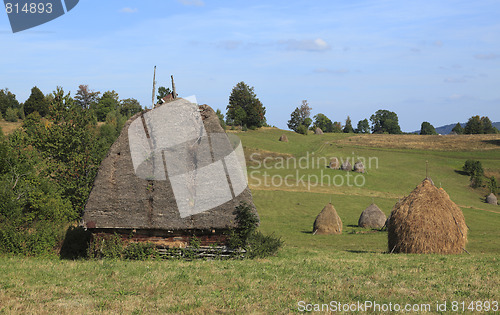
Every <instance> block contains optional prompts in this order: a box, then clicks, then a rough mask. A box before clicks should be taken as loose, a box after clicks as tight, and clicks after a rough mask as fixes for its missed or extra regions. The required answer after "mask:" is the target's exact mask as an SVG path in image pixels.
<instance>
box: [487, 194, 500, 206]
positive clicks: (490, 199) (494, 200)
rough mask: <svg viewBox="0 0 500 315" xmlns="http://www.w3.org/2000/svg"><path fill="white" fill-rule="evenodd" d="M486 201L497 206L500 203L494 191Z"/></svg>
mask: <svg viewBox="0 0 500 315" xmlns="http://www.w3.org/2000/svg"><path fill="white" fill-rule="evenodd" d="M486 203H489V204H490V205H495V206H496V205H497V204H498V199H497V196H495V195H494V194H493V193H491V194H489V195H488V197H486Z"/></svg>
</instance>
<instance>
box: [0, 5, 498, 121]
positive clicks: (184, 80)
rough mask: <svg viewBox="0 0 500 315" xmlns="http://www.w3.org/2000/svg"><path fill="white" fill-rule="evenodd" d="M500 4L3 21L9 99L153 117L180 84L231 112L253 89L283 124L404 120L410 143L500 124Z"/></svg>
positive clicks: (238, 8) (264, 8)
mask: <svg viewBox="0 0 500 315" xmlns="http://www.w3.org/2000/svg"><path fill="white" fill-rule="evenodd" d="M499 17H500V2H499V1H497V0H495V1H486V0H484V1H483V0H478V1H460V0H456V1H451V0H442V1H427V0H420V1H414V0H406V1H400V0H378V1H364V0H350V1H311V0H309V1H293V0H289V1H217V0H213V1H212V0H142V1H138V0H120V1H115V0H106V1H85V0H81V1H80V3H79V4H78V5H77V6H76V7H75V8H74V9H73V10H72V11H70V12H68V13H67V14H65V15H64V16H62V17H60V18H58V19H56V20H53V21H51V22H48V23H46V24H43V25H41V26H38V27H36V28H33V29H30V30H27V31H23V32H19V33H15V34H13V33H12V32H11V30H10V25H9V21H8V17H7V14H5V13H3V14H1V13H0V40H1V43H2V44H1V48H2V49H0V88H5V87H8V88H9V89H10V90H11V91H12V92H13V93H14V94H16V96H17V98H18V100H19V101H20V102H24V101H25V100H26V99H27V98H28V97H29V93H30V89H31V88H32V87H33V86H34V85H37V86H38V87H39V88H40V89H41V90H42V91H43V92H44V93H45V94H48V93H50V92H51V91H53V90H55V88H56V86H62V87H63V88H64V89H65V91H71V92H72V95H74V93H75V91H76V90H77V88H78V85H80V84H88V85H89V87H90V88H91V89H93V90H96V91H101V92H104V91H107V90H115V91H117V92H118V94H119V95H120V98H129V97H133V98H136V99H137V100H139V101H140V102H141V104H142V105H143V106H145V105H147V106H150V104H151V89H152V75H153V67H154V66H155V65H156V66H157V82H158V85H163V86H169V84H170V75H171V74H173V75H174V78H175V81H176V87H177V90H178V93H179V94H180V95H181V96H189V95H193V94H194V95H196V96H197V99H198V101H199V102H200V103H206V104H208V105H210V106H212V107H213V108H220V109H222V110H223V111H224V112H225V108H226V105H227V103H228V98H229V95H230V93H231V89H232V87H233V86H234V85H236V83H238V82H239V81H245V82H246V83H247V84H249V85H251V86H254V87H255V92H256V93H257V96H258V97H259V98H260V100H261V101H262V102H263V104H264V106H265V107H266V109H267V115H266V116H267V120H268V123H269V124H271V125H275V126H277V127H280V128H284V129H286V122H287V120H288V119H289V118H290V113H291V112H292V111H293V109H294V108H295V107H297V106H299V105H300V104H301V101H302V100H304V99H306V100H308V102H309V104H310V106H311V107H312V109H313V110H312V114H313V115H314V114H317V113H324V114H325V115H327V116H328V117H329V118H330V119H332V120H333V121H341V122H344V121H345V119H346V117H347V116H348V115H349V116H350V117H351V119H352V121H353V124H354V127H355V125H356V123H357V122H358V121H359V120H361V119H364V118H369V117H370V115H372V114H373V113H374V112H375V111H376V110H378V109H388V110H392V111H395V112H396V113H397V114H398V116H399V120H400V125H401V127H402V130H404V131H413V130H418V129H419V128H420V124H421V123H422V121H429V122H430V123H431V124H433V125H434V126H436V127H437V126H440V125H443V124H448V123H456V122H457V121H461V122H465V121H466V120H467V119H468V118H469V117H470V116H472V115H482V116H489V117H490V118H491V120H492V121H500V110H499V109H500V106H499V105H500V88H499V83H500V18H499Z"/></svg>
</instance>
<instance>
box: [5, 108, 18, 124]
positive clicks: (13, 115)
mask: <svg viewBox="0 0 500 315" xmlns="http://www.w3.org/2000/svg"><path fill="white" fill-rule="evenodd" d="M17 118H18V111H17V110H15V109H14V108H7V111H6V112H5V120H6V121H10V122H17Z"/></svg>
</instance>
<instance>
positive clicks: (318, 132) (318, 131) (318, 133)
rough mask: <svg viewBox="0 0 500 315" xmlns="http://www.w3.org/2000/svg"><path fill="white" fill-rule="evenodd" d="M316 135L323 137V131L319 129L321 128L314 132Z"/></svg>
mask: <svg viewBox="0 0 500 315" xmlns="http://www.w3.org/2000/svg"><path fill="white" fill-rule="evenodd" d="M314 133H315V134H317V135H322V134H323V130H321V129H319V128H316V129H315V130H314Z"/></svg>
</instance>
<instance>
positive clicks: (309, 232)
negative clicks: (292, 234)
mask: <svg viewBox="0 0 500 315" xmlns="http://www.w3.org/2000/svg"><path fill="white" fill-rule="evenodd" d="M300 232H301V233H304V234H313V232H312V231H300Z"/></svg>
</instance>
